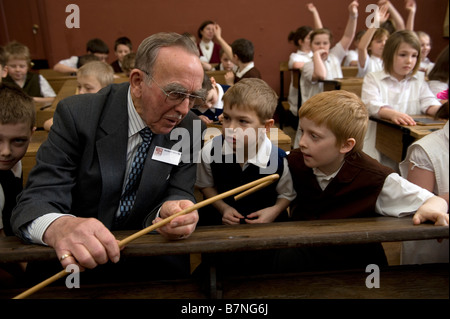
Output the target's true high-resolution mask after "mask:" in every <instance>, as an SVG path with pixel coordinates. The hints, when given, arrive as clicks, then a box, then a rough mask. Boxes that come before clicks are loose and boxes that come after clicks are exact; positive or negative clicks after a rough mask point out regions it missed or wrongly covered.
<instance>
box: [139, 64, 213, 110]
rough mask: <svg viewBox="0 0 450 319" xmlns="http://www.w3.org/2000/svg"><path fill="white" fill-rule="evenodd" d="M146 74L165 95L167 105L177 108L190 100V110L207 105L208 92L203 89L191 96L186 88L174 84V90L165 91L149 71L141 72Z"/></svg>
mask: <svg viewBox="0 0 450 319" xmlns="http://www.w3.org/2000/svg"><path fill="white" fill-rule="evenodd" d="M141 71H142V72H144V73H145V74H146V75H147V76H148V77H149V78H150V79H151V80H152V81H153V82H155V84H156V86H157V87H158V88H159V89H160V90H161V92H163V93H164V95H165V96H166V100H165V101H166V103H170V104H171V105H172V106H177V105H180V104H181V103H183V101H184V100H185V99H188V100H189V108H192V107H201V106H203V105H205V102H206V90H204V89H201V90H199V91H198V92H196V94H189V93H186V92H183V91H186V89H185V88H183V87H182V86H180V85H178V84H173V86H174V88H173V89H170V90H167V91H166V90H164V89H163V88H162V87H161V86H160V85H159V84H158V82H156V81H155V79H153V76H151V75H150V73H148V72H147V71H144V70H141Z"/></svg>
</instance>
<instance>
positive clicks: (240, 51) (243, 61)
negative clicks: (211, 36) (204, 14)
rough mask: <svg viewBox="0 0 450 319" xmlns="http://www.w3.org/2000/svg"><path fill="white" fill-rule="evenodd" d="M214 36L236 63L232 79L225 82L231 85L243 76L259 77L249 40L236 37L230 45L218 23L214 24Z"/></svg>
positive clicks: (251, 44)
mask: <svg viewBox="0 0 450 319" xmlns="http://www.w3.org/2000/svg"><path fill="white" fill-rule="evenodd" d="M215 37H216V39H217V41H218V42H219V44H220V45H221V46H222V48H223V49H224V51H225V52H226V54H227V55H228V57H230V59H231V61H233V63H234V64H236V65H237V70H236V73H235V76H234V80H233V82H232V83H229V82H227V84H228V85H233V84H235V83H237V82H239V81H240V80H241V79H245V78H247V79H248V78H258V79H261V73H260V72H259V70H258V69H257V68H256V67H255V62H254V61H253V59H254V54H255V49H254V47H253V43H252V42H251V41H250V40H247V39H237V40H235V41H233V43H232V44H231V46H230V45H229V44H228V43H227V42H226V41H225V40H224V39H223V38H222V28H221V27H220V26H219V25H218V24H216V25H215Z"/></svg>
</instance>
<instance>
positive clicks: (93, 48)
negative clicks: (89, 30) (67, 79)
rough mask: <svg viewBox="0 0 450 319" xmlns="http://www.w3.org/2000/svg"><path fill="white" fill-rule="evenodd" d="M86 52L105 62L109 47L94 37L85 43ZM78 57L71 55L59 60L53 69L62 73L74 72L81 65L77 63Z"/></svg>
mask: <svg viewBox="0 0 450 319" xmlns="http://www.w3.org/2000/svg"><path fill="white" fill-rule="evenodd" d="M86 53H87V54H93V55H96V56H97V57H98V58H99V59H100V61H103V62H106V60H107V59H108V54H109V48H108V45H107V44H106V43H105V42H104V41H103V40H101V39H97V38H95V39H91V40H89V41H88V42H87V43H86ZM79 58H80V57H79V56H71V57H70V58H68V59H65V60H61V61H59V62H58V63H56V64H55V66H54V67H53V70H55V71H58V72H62V73H76V72H77V70H78V68H79V67H80V66H81V65H80V64H79Z"/></svg>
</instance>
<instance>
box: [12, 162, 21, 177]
mask: <svg viewBox="0 0 450 319" xmlns="http://www.w3.org/2000/svg"><path fill="white" fill-rule="evenodd" d="M11 172H13V174H14V176H15V177H17V178H20V177H21V176H22V161H18V162H17V163H16V165H14V166H13V167H12V168H11Z"/></svg>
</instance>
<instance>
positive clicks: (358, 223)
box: [0, 217, 449, 298]
mask: <svg viewBox="0 0 450 319" xmlns="http://www.w3.org/2000/svg"><path fill="white" fill-rule="evenodd" d="M114 234H115V235H116V237H117V238H118V239H123V238H125V237H127V236H129V235H130V234H132V232H130V231H119V232H115V233H114ZM448 237H449V228H448V227H446V226H434V225H432V224H421V225H413V223H412V220H411V218H391V217H376V218H359V219H342V220H322V221H301V222H285V223H271V224H258V225H248V224H247V225H236V226H204V227H198V228H197V230H196V231H195V232H194V233H193V234H192V236H191V237H189V238H187V239H185V240H182V241H168V240H166V239H165V238H163V237H162V236H160V235H153V234H149V235H144V236H142V237H140V238H138V239H136V240H135V241H133V242H131V243H130V244H129V245H128V246H127V247H125V248H124V250H123V251H122V252H121V254H122V256H131V257H143V256H156V255H180V254H202V255H206V256H209V257H211V256H214V254H215V253H228V252H236V251H253V250H265V249H279V248H288V247H305V246H307V247H312V246H323V245H344V244H367V243H382V242H393V241H403V240H421V239H438V238H448ZM55 259H56V256H55V252H54V250H53V249H52V248H49V247H45V246H39V245H25V244H22V243H21V242H20V241H19V240H18V239H17V238H16V237H8V238H0V263H12V262H23V261H37V260H55ZM100 267H101V266H100ZM368 275H369V274H368V273H365V272H364V271H362V272H361V270H359V271H355V270H345V271H336V272H318V273H297V274H289V275H287V274H271V275H265V276H261V275H258V276H250V277H248V276H247V277H245V278H238V277H231V278H227V280H226V281H223V282H219V283H218V282H217V278H216V277H215V275H214V273H213V272H212V273H211V276H210V282H209V287H208V289H206V290H202V289H201V288H202V287H201V285H200V284H199V283H198V282H196V281H195V280H193V279H186V280H180V281H174V282H165V283H164V282H153V284H148V283H142V282H141V283H130V284H125V285H123V284H122V285H117V284H108V283H105V285H104V286H98V285H97V286H91V287H89V286H88V287H86V289H87V290H84V288H83V287H82V288H80V289H71V290H70V291H67V290H68V289H66V290H64V289H65V287H63V289H61V288H54V287H46V288H44V289H42V290H41V291H39V292H37V293H36V294H35V296H34V297H33V298H66V297H67V298H119V297H123V298H161V297H162V295H161V294H164V298H171V296H172V298H181V297H180V292H181V291H186V294H185V295H184V297H186V298H209V297H212V298H220V297H224V298H284V297H298V298H409V297H411V298H428V297H430V296H431V297H435V298H448V275H449V273H448V264H446V265H444V266H441V265H428V266H421V267H410V266H398V267H389V268H386V269H381V273H380V276H381V285H382V289H380V290H376V289H375V288H372V289H368V288H367V287H366V286H365V283H364V280H365V278H366V277H367V276H368ZM418 279H420V280H418ZM408 280H409V281H408ZM411 280H413V282H411ZM164 285H166V286H165V287H166V288H162V287H163V286H164ZM167 285H169V286H171V289H169V288H168V287H167ZM105 287H109V288H108V289H107V291H105V290H99V289H102V288H105ZM324 287H326V289H325V288H324ZM178 288H179V290H178ZM128 289H129V290H128ZM328 289H329V291H324V290H328ZM163 290H164V291H165V293H163V292H162V291H163ZM100 291H101V293H100ZM119 291H121V292H119ZM127 291H130V294H127ZM170 291H171V292H170ZM187 291H190V292H189V293H188V292H187ZM14 292H17V291H14ZM364 292H366V293H365V294H364ZM108 293H110V294H109V295H108ZM10 295H11V291H5V290H3V291H2V290H1V289H0V296H10Z"/></svg>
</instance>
